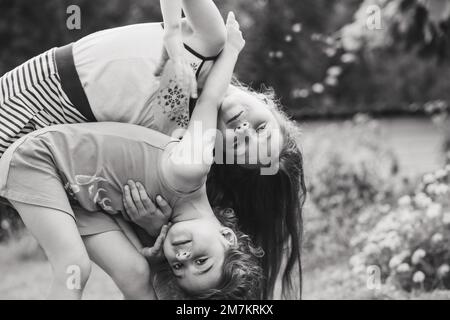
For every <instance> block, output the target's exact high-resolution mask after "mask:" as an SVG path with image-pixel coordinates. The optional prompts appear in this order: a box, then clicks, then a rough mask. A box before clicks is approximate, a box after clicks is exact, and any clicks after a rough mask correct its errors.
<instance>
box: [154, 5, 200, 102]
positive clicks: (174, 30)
mask: <svg viewBox="0 0 450 320" xmlns="http://www.w3.org/2000/svg"><path fill="white" fill-rule="evenodd" d="M160 3H161V11H162V15H163V19H164V48H163V54H162V57H161V62H160V65H159V66H158V68H157V69H156V71H155V75H160V74H161V73H162V70H163V69H164V65H165V63H166V61H167V58H170V59H171V60H172V61H173V63H174V67H175V74H176V77H177V81H179V82H181V83H186V84H188V85H189V91H190V92H189V94H190V96H191V97H192V98H194V99H196V98H197V79H196V78H195V74H194V71H193V70H192V68H191V66H190V64H189V62H188V61H187V60H186V59H185V56H184V44H183V38H182V29H181V8H182V6H181V5H182V2H181V0H160ZM167 56H168V57H167Z"/></svg>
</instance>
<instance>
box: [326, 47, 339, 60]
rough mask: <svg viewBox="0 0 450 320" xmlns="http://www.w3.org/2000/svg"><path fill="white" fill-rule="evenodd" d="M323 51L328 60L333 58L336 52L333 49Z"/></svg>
mask: <svg viewBox="0 0 450 320" xmlns="http://www.w3.org/2000/svg"><path fill="white" fill-rule="evenodd" d="M324 51H325V54H326V55H327V56H328V57H330V58H331V57H334V56H335V55H336V52H337V51H336V49H335V48H326V49H325V50H324Z"/></svg>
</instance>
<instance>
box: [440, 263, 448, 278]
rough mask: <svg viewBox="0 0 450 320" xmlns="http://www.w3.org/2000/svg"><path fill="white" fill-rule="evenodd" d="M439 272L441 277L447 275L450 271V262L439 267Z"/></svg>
mask: <svg viewBox="0 0 450 320" xmlns="http://www.w3.org/2000/svg"><path fill="white" fill-rule="evenodd" d="M437 272H438V275H439V276H440V277H445V276H446V275H447V273H449V272H450V266H449V265H448V264H443V265H442V266H440V267H439V269H438V271H437Z"/></svg>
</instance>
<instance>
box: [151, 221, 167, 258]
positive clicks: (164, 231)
mask: <svg viewBox="0 0 450 320" xmlns="http://www.w3.org/2000/svg"><path fill="white" fill-rule="evenodd" d="M168 230H169V227H168V226H167V225H165V226H163V227H162V228H161V232H160V233H159V236H158V238H157V239H156V241H155V244H154V245H153V248H154V251H155V252H158V251H159V250H160V249H161V247H162V246H163V244H164V240H165V239H166V236H167V231H168Z"/></svg>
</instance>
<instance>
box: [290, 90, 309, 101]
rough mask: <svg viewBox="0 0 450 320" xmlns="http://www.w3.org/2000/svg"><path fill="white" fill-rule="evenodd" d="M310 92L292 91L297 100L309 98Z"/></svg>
mask: <svg viewBox="0 0 450 320" xmlns="http://www.w3.org/2000/svg"><path fill="white" fill-rule="evenodd" d="M308 96H309V90H308V89H295V90H293V91H292V97H293V98H295V99H297V98H308Z"/></svg>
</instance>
